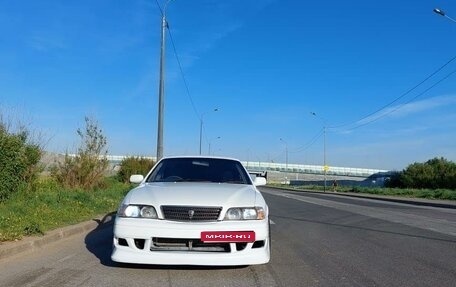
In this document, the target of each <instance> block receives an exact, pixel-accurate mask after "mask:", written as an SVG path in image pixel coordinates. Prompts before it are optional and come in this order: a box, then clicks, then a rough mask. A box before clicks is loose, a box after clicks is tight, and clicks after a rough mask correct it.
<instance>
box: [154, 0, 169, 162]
mask: <svg viewBox="0 0 456 287" xmlns="http://www.w3.org/2000/svg"><path fill="white" fill-rule="evenodd" d="M171 1H173V0H168V1H167V2H166V3H165V6H164V7H163V11H162V25H161V45H160V80H159V84H158V128H157V161H158V160H160V159H161V158H162V157H163V121H164V112H165V40H166V37H165V30H166V28H168V23H167V22H166V7H167V6H168V4H169V2H171Z"/></svg>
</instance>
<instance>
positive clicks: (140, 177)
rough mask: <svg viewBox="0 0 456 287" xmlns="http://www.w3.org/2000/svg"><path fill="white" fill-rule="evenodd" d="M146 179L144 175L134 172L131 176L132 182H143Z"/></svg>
mask: <svg viewBox="0 0 456 287" xmlns="http://www.w3.org/2000/svg"><path fill="white" fill-rule="evenodd" d="M143 180H144V176H143V175H141V174H133V175H132V176H130V182H131V183H141V182H142V181H143Z"/></svg>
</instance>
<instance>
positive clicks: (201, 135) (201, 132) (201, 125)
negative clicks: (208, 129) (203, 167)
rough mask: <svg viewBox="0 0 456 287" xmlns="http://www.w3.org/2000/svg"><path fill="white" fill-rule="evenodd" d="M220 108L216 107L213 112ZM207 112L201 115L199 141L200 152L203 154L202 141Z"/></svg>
mask: <svg viewBox="0 0 456 287" xmlns="http://www.w3.org/2000/svg"><path fill="white" fill-rule="evenodd" d="M217 111H218V109H214V110H213V112H217ZM204 115H205V114H201V117H200V142H199V144H200V145H199V154H200V155H201V145H202V142H203V117H204Z"/></svg>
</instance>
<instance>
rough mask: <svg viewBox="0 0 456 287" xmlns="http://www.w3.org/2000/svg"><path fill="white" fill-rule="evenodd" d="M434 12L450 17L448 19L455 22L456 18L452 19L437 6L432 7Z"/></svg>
mask: <svg viewBox="0 0 456 287" xmlns="http://www.w3.org/2000/svg"><path fill="white" fill-rule="evenodd" d="M434 12H435V13H437V14H439V15H441V16H443V17H445V18H448V19H450V21H453V22H455V23H456V20H455V19H453V18H451V17H450V16H448V15H447V14H446V13H445V12H444V11H443V10H441V9H439V8H435V9H434Z"/></svg>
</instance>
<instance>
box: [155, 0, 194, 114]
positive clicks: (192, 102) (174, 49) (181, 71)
mask: <svg viewBox="0 0 456 287" xmlns="http://www.w3.org/2000/svg"><path fill="white" fill-rule="evenodd" d="M155 3H156V4H157V6H158V9H159V10H160V13H161V15H162V17H163V15H164V14H163V9H162V8H161V6H160V3H158V0H155ZM166 28H167V30H168V34H169V38H170V40H171V45H172V46H173V51H174V55H175V57H176V61H177V64H178V66H179V71H180V74H181V76H182V80H183V82H184V86H185V90H186V93H187V96H188V99H189V100H190V103H191V105H192V108H193V111H194V112H195V115H196V117H197V118H198V119H199V120H201V117H202V115H200V114H199V112H198V110H197V108H196V106H195V103H194V101H193V98H192V96H191V94H190V89H189V88H188V83H187V79H186V77H185V74H184V69H183V68H182V64H181V61H180V59H179V55H178V53H177V49H176V45H175V44H174V38H173V35H172V33H171V30H170V29H169V25H168V22H166Z"/></svg>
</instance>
